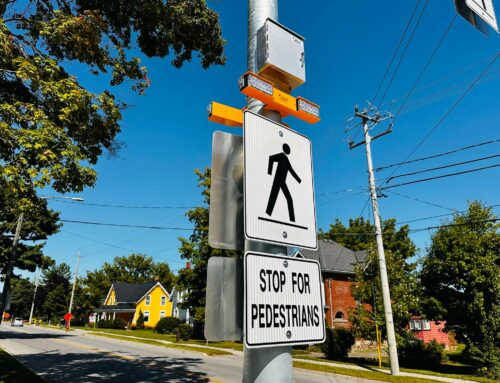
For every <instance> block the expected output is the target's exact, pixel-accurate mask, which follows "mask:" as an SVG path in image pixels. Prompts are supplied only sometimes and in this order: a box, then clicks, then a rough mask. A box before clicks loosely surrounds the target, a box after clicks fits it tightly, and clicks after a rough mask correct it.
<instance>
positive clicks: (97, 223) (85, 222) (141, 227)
mask: <svg viewBox="0 0 500 383" xmlns="http://www.w3.org/2000/svg"><path fill="white" fill-rule="evenodd" d="M60 221H61V222H66V223H77V224H83V225H96V226H113V227H133V228H138V229H152V230H179V231H192V230H193V229H192V228H187V227H165V226H142V225H128V224H119V223H105V222H91V221H77V220H71V219H60Z"/></svg>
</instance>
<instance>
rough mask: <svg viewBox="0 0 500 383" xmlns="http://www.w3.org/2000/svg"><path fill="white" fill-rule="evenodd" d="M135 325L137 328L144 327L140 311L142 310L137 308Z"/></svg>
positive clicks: (141, 328)
mask: <svg viewBox="0 0 500 383" xmlns="http://www.w3.org/2000/svg"><path fill="white" fill-rule="evenodd" d="M135 327H136V328H137V329H139V330H143V329H144V314H143V313H142V310H139V316H138V317H137V320H136V322H135Z"/></svg>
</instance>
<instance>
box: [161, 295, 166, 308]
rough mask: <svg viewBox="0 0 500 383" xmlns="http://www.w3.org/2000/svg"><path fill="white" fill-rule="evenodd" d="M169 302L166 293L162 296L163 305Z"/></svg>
mask: <svg viewBox="0 0 500 383" xmlns="http://www.w3.org/2000/svg"><path fill="white" fill-rule="evenodd" d="M166 304H167V297H166V296H165V295H162V297H161V305H162V306H165V305H166Z"/></svg>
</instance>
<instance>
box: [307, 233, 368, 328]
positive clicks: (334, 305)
mask: <svg viewBox="0 0 500 383" xmlns="http://www.w3.org/2000/svg"><path fill="white" fill-rule="evenodd" d="M301 253H302V255H303V256H304V257H305V258H308V259H314V260H316V261H319V263H320V266H321V275H322V278H323V286H324V289H325V290H324V291H325V305H326V306H327V309H326V313H325V316H326V322H327V324H328V326H330V327H350V326H351V323H350V322H349V312H350V311H351V310H353V309H354V308H356V301H355V300H354V298H353V296H352V294H351V284H352V279H353V277H354V276H355V275H356V273H355V266H356V265H359V264H363V263H364V261H365V259H366V257H367V255H368V253H367V251H364V250H363V251H353V250H350V249H348V248H346V247H344V246H342V245H340V244H338V243H337V242H334V241H329V240H324V239H323V240H319V241H318V250H306V249H303V250H301Z"/></svg>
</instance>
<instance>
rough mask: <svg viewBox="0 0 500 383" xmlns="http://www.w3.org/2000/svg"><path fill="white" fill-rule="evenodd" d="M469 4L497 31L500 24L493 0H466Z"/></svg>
mask: <svg viewBox="0 0 500 383" xmlns="http://www.w3.org/2000/svg"><path fill="white" fill-rule="evenodd" d="M465 3H466V4H467V6H468V7H469V8H470V9H472V11H474V13H476V15H478V16H479V17H480V18H482V19H483V20H484V21H485V22H487V23H488V24H489V25H490V26H491V27H492V28H493V29H494V30H495V31H496V32H497V33H498V24H497V18H496V16H495V9H494V8H493V0H465Z"/></svg>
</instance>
